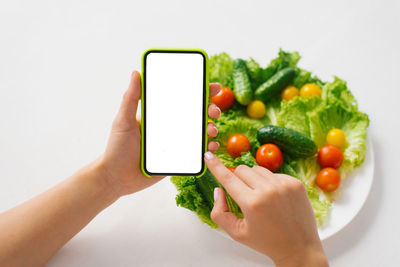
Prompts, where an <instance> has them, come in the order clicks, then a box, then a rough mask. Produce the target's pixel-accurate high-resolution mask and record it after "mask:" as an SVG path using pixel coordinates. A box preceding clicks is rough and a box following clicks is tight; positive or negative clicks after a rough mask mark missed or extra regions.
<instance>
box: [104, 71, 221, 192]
mask: <svg viewBox="0 0 400 267" xmlns="http://www.w3.org/2000/svg"><path fill="white" fill-rule="evenodd" d="M140 89H141V85H140V74H139V72H137V71H134V72H133V73H132V75H131V81H130V84H129V87H128V89H127V90H126V92H125V94H124V96H123V99H122V103H121V106H120V109H119V112H118V114H117V116H116V118H115V119H114V122H113V125H112V128H111V134H110V137H109V140H108V144H107V148H106V150H105V153H104V154H103V155H102V156H101V158H100V159H99V160H100V166H101V169H102V171H103V172H104V177H105V178H106V179H107V182H109V183H110V185H111V186H113V188H114V190H115V191H116V193H117V194H118V195H119V196H123V195H127V194H132V193H134V192H137V191H140V190H142V189H144V188H146V187H149V186H151V185H153V184H155V183H156V182H158V181H160V180H161V179H162V178H164V176H153V177H152V178H148V177H146V176H145V175H144V174H143V173H142V171H141V169H140V125H139V123H138V122H137V121H136V111H137V107H138V101H139V99H140V91H141V90H140ZM209 89H210V97H212V96H214V95H216V94H218V92H219V91H220V89H221V86H220V85H219V84H218V83H210V88H209ZM220 113H221V111H220V109H219V108H218V107H217V106H216V105H215V104H210V105H209V107H208V116H209V117H210V118H218V117H219V115H220ZM217 133H218V131H217V128H216V126H215V125H214V124H212V123H209V124H208V126H207V134H208V136H210V137H215V136H217ZM218 147H219V144H218V143H217V142H213V141H211V142H209V143H208V150H209V151H212V152H214V151H216V150H217V149H218Z"/></svg>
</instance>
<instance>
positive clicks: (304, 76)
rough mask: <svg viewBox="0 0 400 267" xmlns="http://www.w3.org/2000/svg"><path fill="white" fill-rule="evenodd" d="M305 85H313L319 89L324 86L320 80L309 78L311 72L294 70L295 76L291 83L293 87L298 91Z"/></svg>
mask: <svg viewBox="0 0 400 267" xmlns="http://www.w3.org/2000/svg"><path fill="white" fill-rule="evenodd" d="M307 83H315V84H316V85H318V86H319V87H322V86H323V85H324V83H323V82H322V81H321V80H320V79H318V78H317V77H315V76H314V77H313V76H311V72H309V71H306V70H303V69H300V68H296V75H295V77H294V79H293V82H292V84H293V86H295V87H297V88H298V89H300V88H301V87H302V86H303V85H305V84H307Z"/></svg>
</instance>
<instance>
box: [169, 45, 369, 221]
mask: <svg viewBox="0 0 400 267" xmlns="http://www.w3.org/2000/svg"><path fill="white" fill-rule="evenodd" d="M299 60H300V56H299V54H298V53H297V52H286V51H283V50H280V51H279V53H278V56H277V57H276V58H275V59H273V60H272V61H271V62H270V63H269V64H268V65H267V66H266V67H265V68H263V67H261V66H260V64H259V63H257V62H256V61H255V60H254V59H252V58H250V59H249V60H243V59H233V58H231V57H230V56H229V55H228V54H226V53H220V54H217V55H214V56H212V57H211V58H210V69H209V77H210V82H219V83H220V84H221V85H222V87H223V88H222V90H221V92H220V94H218V95H217V96H215V97H213V98H212V99H211V101H212V102H214V103H215V104H216V105H217V106H219V107H220V108H221V110H222V112H221V116H220V118H218V119H214V120H213V122H214V123H215V124H216V126H217V128H218V136H217V137H215V138H213V140H214V141H218V142H219V143H220V148H219V149H218V150H217V151H216V152H215V153H214V154H215V155H216V156H217V157H218V158H219V159H220V160H221V161H222V162H223V164H224V165H225V166H226V167H228V168H229V169H230V170H231V171H234V169H235V167H237V166H238V165H241V164H245V165H247V166H249V167H252V166H255V165H260V166H263V167H265V168H268V169H269V170H271V171H273V172H278V173H284V174H288V175H291V176H293V177H295V178H297V179H299V180H301V181H302V182H303V184H304V185H305V187H306V189H307V193H308V197H309V199H310V201H311V204H312V207H313V209H314V214H315V217H316V220H317V223H318V225H319V226H321V225H323V224H324V222H325V221H326V219H327V216H328V214H329V209H330V206H331V203H332V202H333V201H335V199H336V198H337V197H339V195H340V190H341V188H340V181H341V180H343V179H345V178H346V175H347V174H349V173H351V172H352V171H353V170H354V168H357V167H359V166H360V165H361V164H362V163H363V161H364V158H365V153H366V138H367V127H368V125H369V119H368V116H367V115H366V114H365V113H363V112H361V111H359V110H358V106H357V101H356V100H355V98H354V96H353V95H352V93H351V92H350V90H349V89H348V88H347V84H346V82H345V81H343V80H341V79H340V78H338V77H334V79H333V81H332V82H327V81H322V80H321V79H319V78H318V77H316V76H315V75H313V74H312V73H311V72H310V71H307V70H304V69H302V68H300V67H298V65H297V64H298V61H299ZM295 144H296V145H295ZM171 181H172V182H173V183H174V184H175V186H176V188H177V189H178V191H179V193H178V195H177V196H176V203H177V205H179V206H181V207H184V208H187V209H189V210H191V211H194V212H196V213H197V215H198V217H199V218H200V219H201V220H202V221H203V222H204V223H206V224H208V225H209V226H211V227H213V228H217V227H218V225H217V224H216V223H215V222H214V221H212V219H211V218H210V212H211V210H212V208H213V205H214V199H213V193H214V188H215V187H221V188H222V186H221V184H220V183H219V182H218V181H217V180H216V179H215V177H214V176H213V175H212V173H211V172H210V171H208V170H207V171H206V172H205V174H204V175H202V176H201V177H192V176H184V177H178V176H174V177H172V178H171ZM343 190H345V189H343ZM225 193H226V195H227V200H228V205H229V209H230V210H231V211H232V212H233V213H235V214H236V215H237V216H238V217H243V215H242V213H241V211H240V208H239V207H238V205H237V204H236V203H235V201H234V200H233V199H232V198H231V197H230V196H229V194H227V192H225Z"/></svg>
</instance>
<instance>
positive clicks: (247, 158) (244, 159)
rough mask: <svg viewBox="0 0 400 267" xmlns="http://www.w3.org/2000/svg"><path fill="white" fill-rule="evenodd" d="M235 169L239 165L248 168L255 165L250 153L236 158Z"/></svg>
mask: <svg viewBox="0 0 400 267" xmlns="http://www.w3.org/2000/svg"><path fill="white" fill-rule="evenodd" d="M233 163H234V165H235V167H237V166H239V165H242V164H243V165H247V166H249V167H253V166H256V165H257V162H256V159H255V158H254V157H253V155H252V154H251V153H250V152H246V153H242V156H241V157H238V158H236V159H235V160H234V162H233Z"/></svg>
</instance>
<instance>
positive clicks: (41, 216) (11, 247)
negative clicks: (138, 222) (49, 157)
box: [0, 161, 118, 266]
mask: <svg viewBox="0 0 400 267" xmlns="http://www.w3.org/2000/svg"><path fill="white" fill-rule="evenodd" d="M101 168H102V166H101V164H99V161H96V162H94V163H92V164H90V165H88V166H86V167H84V168H82V169H81V170H80V171H78V172H77V173H75V174H74V175H73V176H71V177H70V178H68V179H66V180H65V181H63V182H62V183H60V184H58V185H57V186H55V187H53V188H51V189H49V190H48V191H46V192H44V193H42V194H41V195H39V196H37V197H35V198H33V199H31V200H29V201H27V202H25V203H23V204H21V205H19V206H17V207H15V208H13V209H11V210H9V211H6V212H4V213H3V214H1V215H0V229H1V232H0V266H37V265H43V264H44V263H45V262H46V261H47V260H48V259H49V258H50V257H51V256H52V255H53V254H54V253H55V252H56V251H57V250H59V249H60V248H61V247H62V246H63V245H64V244H65V243H66V242H68V241H69V240H70V239H71V238H72V237H73V236H74V235H75V234H77V233H78V232H79V231H80V230H81V229H82V228H83V227H84V226H85V225H87V224H88V223H89V222H90V221H91V220H92V219H93V218H94V217H95V216H96V215H97V214H98V213H99V212H101V211H102V210H103V209H104V208H106V207H108V206H109V205H111V204H112V203H113V202H114V201H115V200H116V199H117V198H118V196H117V194H116V193H114V191H113V189H112V187H111V186H110V185H109V184H107V182H106V179H103V177H102V172H101Z"/></svg>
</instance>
